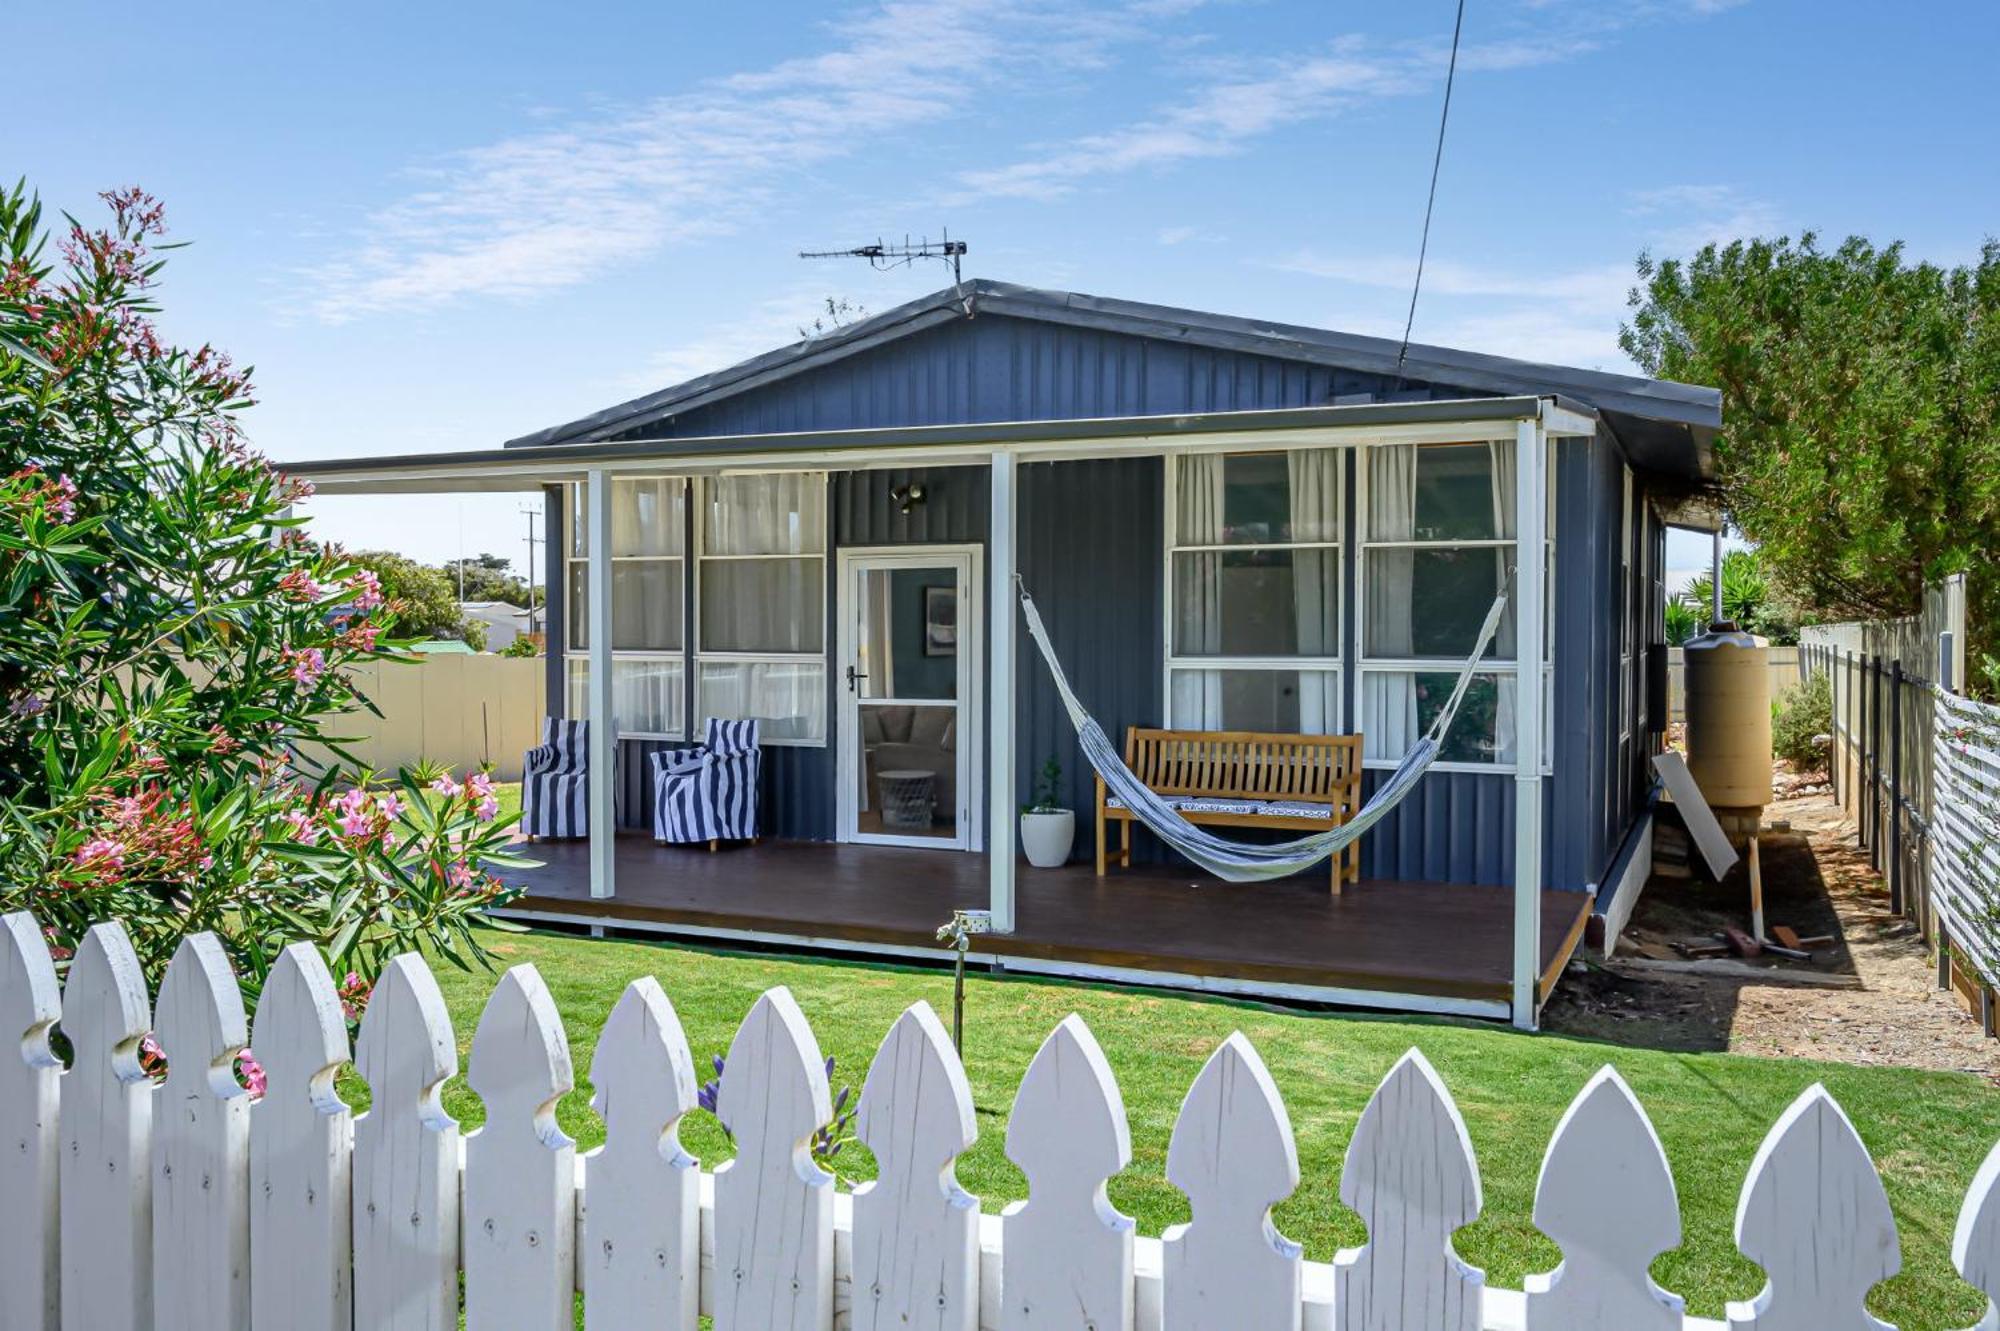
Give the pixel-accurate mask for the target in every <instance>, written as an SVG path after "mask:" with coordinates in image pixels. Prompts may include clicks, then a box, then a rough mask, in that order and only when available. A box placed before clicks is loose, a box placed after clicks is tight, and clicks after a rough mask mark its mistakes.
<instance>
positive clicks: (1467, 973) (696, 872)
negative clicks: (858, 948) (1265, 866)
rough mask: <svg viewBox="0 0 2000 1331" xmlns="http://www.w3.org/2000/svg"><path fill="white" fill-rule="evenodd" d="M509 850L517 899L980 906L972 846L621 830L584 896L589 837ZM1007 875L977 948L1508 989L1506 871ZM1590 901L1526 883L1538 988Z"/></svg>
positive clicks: (896, 931)
mask: <svg viewBox="0 0 2000 1331" xmlns="http://www.w3.org/2000/svg"><path fill="white" fill-rule="evenodd" d="M524 849H525V850H526V851H527V853H529V854H531V855H533V856H534V857H535V858H537V859H539V860H542V861H544V862H545V863H544V865H543V867H542V868H539V869H532V870H515V871H511V872H510V873H509V874H508V875H507V876H508V877H509V878H510V879H511V880H512V881H514V882H516V883H518V884H519V885H520V886H521V887H522V888H523V889H524V890H525V895H524V896H523V897H522V898H520V899H519V900H517V901H516V902H515V903H514V911H515V913H516V914H519V915H528V916H532V915H535V914H553V915H563V916H568V917H572V918H574V917H584V918H588V919H593V920H596V919H602V920H603V921H604V922H605V923H607V924H617V923H624V924H629V925H636V926H642V927H647V928H652V929H657V930H664V931H668V932H671V931H672V929H673V928H674V927H676V926H679V927H681V928H686V929H697V930H704V931H728V932H740V933H742V934H745V935H776V936H785V937H799V938H810V939H819V940H825V941H827V942H834V943H842V944H847V945H849V946H853V945H865V944H871V943H872V944H877V945H883V946H894V947H905V948H908V947H917V948H935V947H936V946H937V944H936V941H935V937H934V935H935V931H936V929H937V927H938V926H939V925H940V924H942V923H944V922H945V920H946V919H948V918H949V917H950V915H951V912H952V911H953V910H954V909H958V908H978V907H984V906H985V905H986V904H987V883H986V858H985V856H983V855H971V854H963V853H958V852H953V851H935V850H914V849H904V848H900V847H885V846H858V845H828V844H822V843H807V842H784V841H780V842H765V843H763V844H760V845H757V846H738V847H725V848H723V849H722V850H719V851H716V852H713V853H711V852H709V851H707V850H706V849H704V848H700V847H676V846H669V847H663V846H656V845H654V844H653V843H652V842H651V841H650V840H648V839H646V838H644V837H640V836H621V837H620V838H619V840H618V845H617V895H616V896H615V897H613V898H611V899H609V900H597V899H593V898H592V897H591V896H590V889H589V858H590V857H589V849H588V846H587V845H585V844H584V843H582V842H555V843H550V842H538V843H536V844H534V845H532V846H529V847H525V848H524ZM1017 882H1018V886H1017V888H1016V931H1015V932H1014V933H1013V934H1012V935H1010V936H1007V937H999V936H994V937H991V938H988V939H982V940H980V943H979V948H980V950H982V951H990V952H993V953H997V954H1000V955H1003V956H1015V957H1020V958H1023V959H1024V960H1025V959H1034V960H1041V961H1048V962H1057V963H1062V964H1065V965H1069V966H1083V967H1095V968H1116V969H1123V970H1139V971H1153V972H1164V973H1171V974H1178V975H1190V976H1200V977H1210V978H1220V979H1228V980H1235V981H1248V982H1254V983H1268V984H1276V985H1287V986H1308V987H1314V988H1337V989H1353V990H1367V991H1373V992H1378V993H1382V994H1384V995H1390V994H1408V995H1417V996H1425V997H1435V998H1453V999H1480V1000H1488V1001H1494V1000H1498V1001H1505V1000H1506V998H1507V997H1508V994H1509V991H1510V982H1509V967H1510V956H1511V950H1512V938H1513V894H1512V892H1511V891H1510V890H1509V889H1507V888H1504V887H1480V886H1468V885H1462V884H1445V883H1413V882H1392V881H1382V880H1367V881H1363V882H1361V883H1359V884H1354V885H1350V886H1349V887H1348V889H1347V891H1346V892H1345V893H1344V894H1343V895H1341V896H1339V897H1335V896H1333V895H1332V894H1331V893H1330V892H1329V891H1328V890H1327V883H1326V877H1325V875H1324V874H1322V873H1313V874H1311V875H1309V876H1300V877H1298V878H1293V879H1286V880H1281V881H1278V882H1273V883H1260V884H1252V885H1238V884H1229V883H1223V882H1220V881H1217V880H1215V879H1212V878H1208V877H1206V876H1204V875H1201V874H1199V873H1198V872H1196V871H1191V870H1187V869H1175V868H1173V867H1171V866H1158V865H1150V866H1135V867H1134V868H1131V869H1127V870H1116V869H1114V870H1113V871H1112V872H1111V873H1110V874H1109V875H1108V876H1106V877H1104V878H1099V877H1097V875H1096V874H1095V873H1094V872H1093V871H1092V869H1091V867H1090V866H1089V865H1069V866H1066V867H1064V868H1061V869H1054V870H1039V869H1033V868H1030V867H1028V866H1027V865H1025V864H1024V865H1023V866H1022V867H1021V872H1020V876H1019V879H1018V880H1017ZM1588 912H1589V900H1588V898H1587V897H1585V896H1584V895H1583V894H1581V893H1577V892H1554V891H1550V892H1544V893H1543V894H1542V973H1543V975H1544V977H1545V978H1544V984H1543V987H1544V991H1545V992H1546V990H1547V988H1548V987H1549V986H1550V985H1551V984H1553V982H1554V980H1555V979H1556V978H1557V977H1558V976H1559V975H1560V973H1561V967H1562V965H1563V963H1564V962H1565V961H1567V960H1568V957H1569V954H1570V952H1571V951H1572V950H1573V949H1574V948H1575V946H1576V941H1577V939H1578V938H1579V937H1580V936H1581V932H1582V924H1583V922H1584V920H1585V919H1586V918H1587V916H1588ZM1390 1005H1391V1006H1393V1004H1390Z"/></svg>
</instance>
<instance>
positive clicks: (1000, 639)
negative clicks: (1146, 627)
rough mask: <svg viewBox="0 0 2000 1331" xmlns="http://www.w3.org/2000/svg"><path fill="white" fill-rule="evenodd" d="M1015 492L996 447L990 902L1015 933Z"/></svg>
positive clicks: (1008, 458)
mask: <svg viewBox="0 0 2000 1331" xmlns="http://www.w3.org/2000/svg"><path fill="white" fill-rule="evenodd" d="M1014 494H1015V462H1014V455H1013V454H1012V453H1008V452H1004V451H996V452H995V453H994V454H993V466H992V513H991V521H990V524H989V529H988V533H987V564H988V567H989V569H990V577H991V580H992V582H991V585H992V595H991V596H990V597H989V598H988V599H989V601H990V603H991V605H992V607H993V610H992V615H991V618H992V621H993V622H992V630H993V633H992V640H991V641H990V643H989V644H988V646H987V651H988V653H989V654H990V655H991V657H992V662H993V664H992V669H991V676H990V677H991V684H990V687H989V689H988V691H987V692H988V696H990V697H991V698H992V700H993V702H992V712H991V716H992V725H991V727H990V728H989V729H988V732H987V733H988V740H987V748H988V751H989V755H988V764H989V765H988V768H987V773H986V806H987V828H986V867H987V875H988V894H987V905H988V906H989V907H990V908H991V909H992V911H993V930H994V932H995V933H1003V934H1010V933H1012V932H1014V856H1015V849H1014V847H1015V840H1016V834H1015V823H1014V799H1015V796H1014V625H1015V624H1016V623H1017V622H1018V618H1017V617H1018V615H1019V613H1020V612H1019V610H1018V609H1016V607H1015V604H1014Z"/></svg>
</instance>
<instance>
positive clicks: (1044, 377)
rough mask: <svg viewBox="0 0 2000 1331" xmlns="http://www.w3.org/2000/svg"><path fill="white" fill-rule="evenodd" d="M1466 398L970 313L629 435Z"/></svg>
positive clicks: (1368, 377)
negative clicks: (1363, 398) (1343, 399)
mask: <svg viewBox="0 0 2000 1331" xmlns="http://www.w3.org/2000/svg"><path fill="white" fill-rule="evenodd" d="M1354 393H1373V394H1376V395H1377V396H1379V397H1382V398H1387V397H1390V396H1391V395H1394V396H1397V397H1403V396H1415V397H1425V396H1434V397H1478V396H1482V394H1479V393H1475V392H1472V391H1470V390H1466V389H1458V388H1444V387H1440V388H1437V389H1435V390H1433V389H1431V388H1429V387H1427V386H1425V385H1421V384H1418V385H1409V384H1404V385H1402V386H1401V387H1400V388H1399V387H1398V385H1396V384H1395V383H1393V382H1391V380H1390V378H1389V376H1385V375H1377V374H1363V373H1358V372H1355V371H1348V370H1336V369H1329V368H1327V367H1325V366H1319V365H1306V364H1301V363H1298V362H1294V361H1285V360H1279V359H1277V358H1275V357H1271V356H1257V355H1250V354H1247V353H1243V352H1227V351H1214V350H1210V349H1208V348H1204V347H1192V346H1184V345H1181V344H1178V343H1169V342H1161V341H1156V340H1153V339H1149V338H1141V337H1133V336H1130V335H1127V334H1121V333H1106V332H1099V331H1096V330H1093V329H1086V328H1065V327H1061V326H1058V325H1054V324H1046V323H1041V322H1038V321H1034V320H1025V319H1013V318H1008V317H1006V316H1004V315H991V314H985V315H980V316H979V317H978V318H975V319H966V320H959V321H957V322H954V323H949V324H944V325H941V326H939V327H937V328H933V329H927V330H925V331H923V332H920V333H914V334H912V335H910V336H909V337H907V338H903V339H901V340H899V341H896V342H891V343H889V344H887V345H885V346H882V347H878V348H876V349H874V350H871V351H867V352H863V353H860V354H857V355H853V356H849V357H847V358H846V359H844V360H840V361H836V362H834V363H833V364H831V365H826V366H822V367H820V368H818V369H813V370H808V371H805V372H803V373H801V374H797V375H794V376H792V377H791V378H789V379H785V380H782V381H780V382H777V383H774V384H771V385H769V386H767V387H764V388H760V389H757V390H754V391H751V392H747V393H743V394H741V395H739V396H736V397H733V398H729V399H726V400H724V401H721V402H717V403H714V404H712V405H709V406H706V407H698V408H696V409H695V410H692V411H689V412H687V413H685V414H683V415H681V416H677V417H675V418H673V419H671V420H667V421H657V422H650V423H648V424H646V425H643V426H639V427H636V428H635V429H634V430H633V431H631V432H629V433H630V434H631V435H632V436H633V437H639V438H647V439H658V438H663V437H668V436H680V437H686V436H697V435H726V434H757V433H765V432H771V431H783V430H841V429H867V428H870V427H888V426H898V425H949V424H964V423H968V422H977V421H1021V420H1069V419H1080V418H1089V417H1100V416H1154V415H1166V414H1171V413H1175V412H1196V411H1248V410H1254V409H1259V408H1275V407H1304V406H1316V405H1323V404H1325V403H1329V402H1332V401H1333V400H1334V399H1335V397H1337V396H1345V395H1347V394H1354Z"/></svg>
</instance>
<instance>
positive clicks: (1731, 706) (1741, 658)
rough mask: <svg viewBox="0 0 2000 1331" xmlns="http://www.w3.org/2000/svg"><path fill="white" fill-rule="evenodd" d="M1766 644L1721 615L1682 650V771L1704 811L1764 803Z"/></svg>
mask: <svg viewBox="0 0 2000 1331" xmlns="http://www.w3.org/2000/svg"><path fill="white" fill-rule="evenodd" d="M1770 654H1771V653H1770V644H1769V643H1767V642H1766V641H1765V640H1764V639H1762V638H1759V637H1756V636H1754V635H1752V634H1749V633H1745V632H1743V631H1742V630H1740V629H1738V628H1737V627H1736V625H1735V624H1733V623H1731V622H1729V621H1728V620H1724V621H1722V622H1721V623H1719V624H1715V625H1713V626H1711V627H1710V628H1709V631H1708V632H1706V633H1704V634H1702V635H1701V636H1700V637H1697V638H1693V639H1690V640H1689V641H1688V642H1687V644H1686V646H1685V649H1684V651H1683V660H1684V661H1685V662H1686V667H1687V750H1688V772H1689V774H1690V775H1692V776H1693V777H1694V782H1695V785H1697V786H1699V787H1700V788H1701V794H1702V798H1704V799H1706V800H1707V801H1708V803H1709V807H1710V808H1717V809H1742V808H1762V807H1763V806H1764V805H1766V804H1769V803H1770V802H1771V667H1770V662H1769V659H1768V658H1769V657H1770Z"/></svg>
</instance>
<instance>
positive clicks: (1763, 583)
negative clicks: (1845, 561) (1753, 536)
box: [1685, 550, 1799, 646]
mask: <svg viewBox="0 0 2000 1331" xmlns="http://www.w3.org/2000/svg"><path fill="white" fill-rule="evenodd" d="M1685 594H1686V597H1687V602H1688V605H1689V608H1690V609H1692V610H1693V611H1694V613H1695V614H1697V615H1699V616H1700V617H1701V621H1702V622H1703V623H1707V622H1708V617H1709V616H1710V615H1711V614H1713V613H1714V607H1715V584H1714V582H1713V580H1711V579H1710V577H1709V575H1708V574H1706V573H1704V574H1702V575H1701V576H1700V577H1698V578H1696V579H1695V580H1694V581H1693V582H1691V583H1689V584H1688V587H1687V591H1686V593H1685ZM1722 616H1723V618H1724V619H1728V620H1732V621H1734V622H1735V624H1736V625H1737V627H1739V628H1741V629H1743V630H1744V631H1746V632H1749V633H1756V634H1759V635H1761V636H1763V637H1766V638H1769V639H1770V640H1771V641H1772V642H1774V643H1779V644H1781V645H1785V646H1790V645H1793V644H1795V643H1797V642H1798V640H1799V613H1798V609H1797V607H1796V606H1794V605H1792V604H1791V602H1790V601H1789V600H1788V599H1787V597H1786V595H1785V592H1784V590H1783V588H1782V587H1781V586H1780V585H1779V584H1778V583H1777V581H1776V580H1775V579H1774V578H1772V577H1771V576H1770V575H1769V574H1768V573H1766V572H1765V570H1764V560H1763V556H1762V555H1761V554H1760V553H1759V552H1758V551H1755V550H1731V551H1730V552H1729V553H1728V554H1726V555H1724V556H1723V557H1722Z"/></svg>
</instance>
